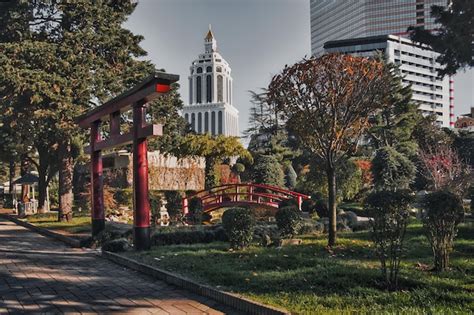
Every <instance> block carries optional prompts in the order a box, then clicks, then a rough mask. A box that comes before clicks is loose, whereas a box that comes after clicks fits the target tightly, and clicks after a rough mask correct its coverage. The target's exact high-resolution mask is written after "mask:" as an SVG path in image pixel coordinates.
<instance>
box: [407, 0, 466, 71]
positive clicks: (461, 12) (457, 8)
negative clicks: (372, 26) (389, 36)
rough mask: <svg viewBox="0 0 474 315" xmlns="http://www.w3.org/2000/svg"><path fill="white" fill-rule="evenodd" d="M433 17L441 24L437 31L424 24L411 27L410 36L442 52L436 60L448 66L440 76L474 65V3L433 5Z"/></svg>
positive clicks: (461, 0) (455, 0) (459, 1)
mask: <svg viewBox="0 0 474 315" xmlns="http://www.w3.org/2000/svg"><path fill="white" fill-rule="evenodd" d="M431 16H432V17H434V19H435V23H436V24H440V27H438V28H437V30H436V32H430V31H429V30H425V29H423V28H422V27H410V28H409V29H408V30H409V31H412V33H411V35H410V37H411V39H412V40H414V41H416V42H420V43H423V44H426V45H428V46H431V47H432V48H433V49H434V50H435V51H437V52H439V53H440V54H441V55H440V56H439V57H438V58H437V59H436V60H437V61H438V62H439V63H441V64H442V65H444V66H445V68H444V69H441V70H440V71H439V73H440V74H441V75H446V74H455V73H456V72H457V71H458V70H459V69H462V68H465V67H472V66H474V59H473V58H472V25H473V23H474V2H473V1H471V0H453V1H450V5H449V7H446V6H437V5H435V6H432V7H431Z"/></svg>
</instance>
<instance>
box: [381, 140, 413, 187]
mask: <svg viewBox="0 0 474 315" xmlns="http://www.w3.org/2000/svg"><path fill="white" fill-rule="evenodd" d="M372 174H373V182H374V185H375V187H376V188H379V189H389V190H396V189H407V188H408V186H409V185H410V184H411V183H412V182H413V181H414V179H415V176H416V167H415V165H414V164H413V162H412V161H410V159H409V158H408V157H406V156H405V155H404V154H402V153H400V152H398V151H397V150H395V149H394V148H392V147H390V146H385V147H382V148H380V149H378V150H377V152H376V154H375V157H374V159H373V160H372Z"/></svg>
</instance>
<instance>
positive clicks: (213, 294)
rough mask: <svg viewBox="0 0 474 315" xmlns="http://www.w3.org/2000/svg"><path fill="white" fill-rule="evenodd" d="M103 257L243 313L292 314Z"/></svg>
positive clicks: (133, 263) (130, 261)
mask: <svg viewBox="0 0 474 315" xmlns="http://www.w3.org/2000/svg"><path fill="white" fill-rule="evenodd" d="M102 257H104V258H107V259H109V260H111V261H113V262H114V263H116V264H119V265H122V266H125V267H127V268H130V269H133V270H135V271H138V272H140V273H143V274H146V275H148V276H152V277H154V278H156V279H160V280H163V281H165V282H167V283H169V284H173V285H175V286H177V287H180V288H183V289H186V290H189V291H191V292H194V293H196V294H199V295H201V296H204V297H208V298H211V299H213V300H215V301H217V302H220V303H222V304H225V305H228V306H231V307H233V308H235V309H238V310H240V311H243V312H245V313H246V314H264V315H283V314H290V312H288V311H287V310H284V309H279V308H276V307H273V306H268V305H264V304H261V303H259V302H255V301H252V300H249V299H247V298H245V297H243V296H241V295H238V294H234V293H229V292H224V291H219V290H216V289H214V288H212V287H209V286H206V285H203V284H199V283H197V282H194V281H193V280H190V279H187V278H185V277H182V276H178V275H176V274H174V273H171V272H168V271H165V270H162V269H158V268H156V267H152V266H149V265H146V264H143V263H140V262H137V261H135V260H133V259H130V258H127V257H123V256H121V255H118V254H115V253H111V252H105V251H103V252H102Z"/></svg>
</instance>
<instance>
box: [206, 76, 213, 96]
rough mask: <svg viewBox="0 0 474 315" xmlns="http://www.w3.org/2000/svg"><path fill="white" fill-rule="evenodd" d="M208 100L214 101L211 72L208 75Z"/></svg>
mask: <svg viewBox="0 0 474 315" xmlns="http://www.w3.org/2000/svg"><path fill="white" fill-rule="evenodd" d="M206 100H207V102H208V103H210V102H212V77H211V75H210V74H208V75H207V76H206Z"/></svg>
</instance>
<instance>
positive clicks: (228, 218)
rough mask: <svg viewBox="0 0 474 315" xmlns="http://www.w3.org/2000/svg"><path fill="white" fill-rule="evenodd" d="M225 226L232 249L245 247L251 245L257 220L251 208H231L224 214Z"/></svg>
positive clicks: (223, 222) (223, 221)
mask: <svg viewBox="0 0 474 315" xmlns="http://www.w3.org/2000/svg"><path fill="white" fill-rule="evenodd" d="M222 226H223V227H224V229H225V231H226V234H227V237H228V238H229V241H230V247H231V248H232V249H243V248H245V247H247V246H248V245H250V242H251V241H252V237H253V229H254V226H255V220H254V217H253V215H252V213H251V212H250V210H249V209H245V208H231V209H229V210H227V211H225V212H224V214H223V215H222Z"/></svg>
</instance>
